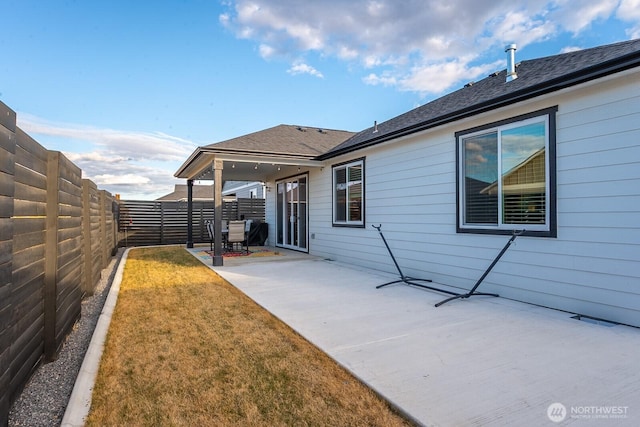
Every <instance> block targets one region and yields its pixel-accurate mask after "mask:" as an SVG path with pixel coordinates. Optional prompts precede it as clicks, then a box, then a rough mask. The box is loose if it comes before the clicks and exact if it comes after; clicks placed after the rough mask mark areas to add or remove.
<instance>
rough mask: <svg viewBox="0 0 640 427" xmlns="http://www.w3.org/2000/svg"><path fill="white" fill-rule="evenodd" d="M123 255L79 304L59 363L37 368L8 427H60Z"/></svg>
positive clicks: (12, 408) (11, 415)
mask: <svg viewBox="0 0 640 427" xmlns="http://www.w3.org/2000/svg"><path fill="white" fill-rule="evenodd" d="M124 251H125V250H124V248H120V249H119V250H118V253H117V254H116V256H115V257H113V258H112V259H111V261H110V262H109V265H108V266H107V268H106V269H104V270H103V271H102V277H101V279H100V282H99V283H98V285H97V287H96V290H95V293H94V294H93V295H92V296H90V297H86V298H84V299H83V300H82V316H81V317H80V320H79V321H78V322H77V323H76V324H75V325H74V327H73V330H72V332H71V333H70V334H69V336H68V337H67V339H66V341H65V342H64V344H63V346H62V349H61V350H60V353H59V354H58V359H56V360H55V361H54V362H51V363H47V364H42V365H40V366H39V367H38V369H37V370H36V372H35V373H34V374H33V376H32V377H31V379H30V380H29V382H28V383H27V385H26V386H25V388H24V390H23V391H22V393H21V394H20V397H19V398H18V399H17V400H16V401H15V402H14V404H13V406H12V407H11V411H10V413H9V427H13V426H15V427H17V426H29V427H39V426H43V427H49V426H59V425H60V423H61V422H62V417H63V416H64V412H65V410H66V408H67V404H68V402H69V398H70V397H71V392H72V391H73V385H74V384H75V382H76V377H77V376H78V372H80V367H81V366H82V361H83V359H84V355H85V353H86V352H87V348H89V343H90V342H91V337H92V335H93V330H94V329H95V327H96V323H98V317H100V313H101V312H102V307H103V306H104V302H105V300H106V299H107V295H108V294H109V289H110V288H111V282H112V281H113V276H114V275H115V272H116V270H117V267H118V264H119V263H120V259H121V258H122V254H124Z"/></svg>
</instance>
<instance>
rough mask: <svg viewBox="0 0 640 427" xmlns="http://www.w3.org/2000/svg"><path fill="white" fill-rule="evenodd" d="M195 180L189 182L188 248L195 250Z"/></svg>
mask: <svg viewBox="0 0 640 427" xmlns="http://www.w3.org/2000/svg"><path fill="white" fill-rule="evenodd" d="M192 221H193V180H192V179H188V180H187V248H193V223H192Z"/></svg>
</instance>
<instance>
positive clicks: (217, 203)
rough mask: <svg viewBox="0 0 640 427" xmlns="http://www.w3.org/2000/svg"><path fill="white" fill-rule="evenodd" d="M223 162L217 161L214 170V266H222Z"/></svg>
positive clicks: (213, 164)
mask: <svg viewBox="0 0 640 427" xmlns="http://www.w3.org/2000/svg"><path fill="white" fill-rule="evenodd" d="M222 163H223V162H222V160H217V159H215V160H214V161H213V162H212V164H211V166H212V168H213V206H214V208H213V209H214V210H213V230H214V233H213V235H214V238H213V265H214V266H218V267H219V266H222Z"/></svg>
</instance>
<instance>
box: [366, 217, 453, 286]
mask: <svg viewBox="0 0 640 427" xmlns="http://www.w3.org/2000/svg"><path fill="white" fill-rule="evenodd" d="M371 226H372V227H373V228H375V229H376V230H378V233H380V237H382V241H383V242H384V245H385V246H386V247H387V251H389V255H391V259H392V260H393V264H394V265H395V266H396V269H397V270H398V274H400V278H399V279H397V280H392V281H391V282H387V283H383V284H382V285H378V286H376V289H380V288H382V287H384V286H387V285H392V284H394V283H405V284H407V285H410V286H417V287H419V288H425V289H431V290H432V291H437V292H442V293H445V294H449V295H458V294H457V293H455V292H451V291H447V290H445V289H438V288H434V287H433V286H427V285H423V284H421V283H414V282H415V281H418V282H431V281H432V280H431V279H418V278H415V277H409V276H405V275H404V273H403V272H402V270H401V269H400V266H399V265H398V261H396V257H394V256H393V252H391V248H390V247H389V244H388V243H387V239H385V238H384V234H382V231H381V230H380V229H381V228H382V224H380V225H378V226H377V227H376V226H375V225H373V224H372V225H371Z"/></svg>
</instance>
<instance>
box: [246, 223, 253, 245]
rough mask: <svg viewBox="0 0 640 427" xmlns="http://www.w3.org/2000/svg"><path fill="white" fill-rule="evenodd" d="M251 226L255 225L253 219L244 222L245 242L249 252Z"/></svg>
mask: <svg viewBox="0 0 640 427" xmlns="http://www.w3.org/2000/svg"><path fill="white" fill-rule="evenodd" d="M251 224H253V220H252V219H247V220H246V221H245V222H244V240H245V244H246V245H247V250H249V232H250V231H251Z"/></svg>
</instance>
